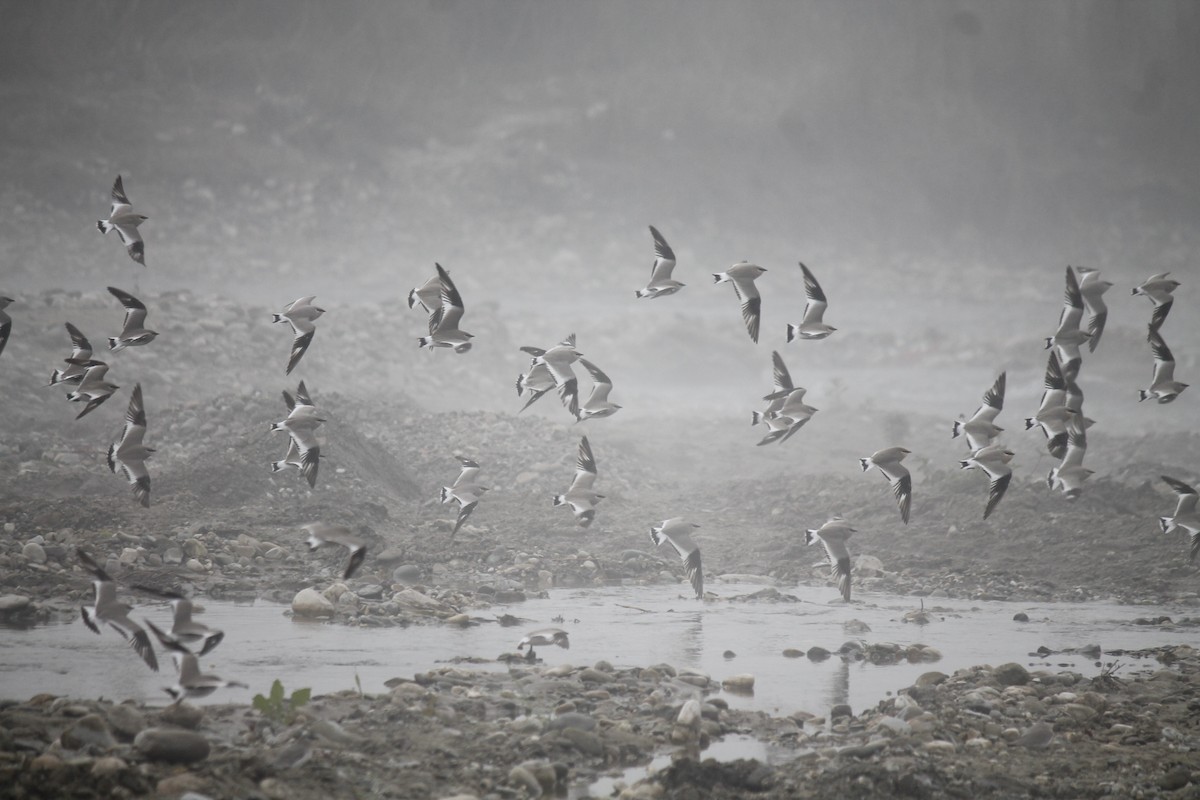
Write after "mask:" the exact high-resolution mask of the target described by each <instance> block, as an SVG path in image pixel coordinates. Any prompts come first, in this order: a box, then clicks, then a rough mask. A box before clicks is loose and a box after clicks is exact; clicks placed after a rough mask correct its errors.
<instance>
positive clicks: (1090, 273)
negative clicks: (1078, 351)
mask: <svg viewBox="0 0 1200 800" xmlns="http://www.w3.org/2000/svg"><path fill="white" fill-rule="evenodd" d="M1075 269H1076V271H1078V273H1079V293H1080V295H1082V297H1083V305H1084V307H1085V308H1086V309H1087V314H1088V319H1087V332H1088V352H1089V353H1094V352H1096V345H1098V344H1100V335H1101V334H1102V333H1104V323H1105V322H1106V321H1107V320H1108V306H1106V305H1105V304H1104V293H1105V292H1107V291H1108V290H1109V289H1111V288H1112V281H1105V280H1101V279H1100V270H1098V269H1093V268H1092V267H1076V268H1075Z"/></svg>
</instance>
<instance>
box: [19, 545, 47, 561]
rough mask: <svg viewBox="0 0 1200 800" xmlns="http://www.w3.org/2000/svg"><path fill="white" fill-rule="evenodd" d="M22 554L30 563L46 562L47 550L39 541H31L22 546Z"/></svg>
mask: <svg viewBox="0 0 1200 800" xmlns="http://www.w3.org/2000/svg"><path fill="white" fill-rule="evenodd" d="M21 555H22V556H23V557H24V558H25V560H26V561H28V562H29V563H30V564H45V563H46V551H45V550H44V549H42V546H41V545H40V544H38V543H37V542H29V543H28V544H26V545H25V546H24V547H22V548H21Z"/></svg>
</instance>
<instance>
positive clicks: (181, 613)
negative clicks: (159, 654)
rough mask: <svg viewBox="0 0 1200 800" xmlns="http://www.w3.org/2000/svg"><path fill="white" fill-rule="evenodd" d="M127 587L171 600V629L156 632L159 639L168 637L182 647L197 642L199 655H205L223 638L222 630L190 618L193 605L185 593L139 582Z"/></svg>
mask: <svg viewBox="0 0 1200 800" xmlns="http://www.w3.org/2000/svg"><path fill="white" fill-rule="evenodd" d="M129 588H130V589H137V590H138V591H142V592H147V593H149V594H152V595H155V596H156V597H162V598H164V599H166V600H170V601H171V610H172V612H173V619H172V622H171V631H170V633H169V634H163V633H162V632H161V631H158V632H156V634H157V636H158V639H159V641H162V640H163V639H164V638H168V639H170V640H172V641H174V642H177V643H178V644H180V645H183V646H184V647H187V646H189V645H195V644H199V645H200V653H199V655H202V656H205V655H208V654H209V653H210V652H212V650H213V649H214V648H215V647H216V646H217V645H219V644H220V643H221V640H222V639H224V638H225V632H224V631H220V630H217V629H216V628H210V627H209V626H208V625H205V624H204V623H202V622H196V621H195V620H194V619H192V613H193V611H194V609H195V607H194V606H193V605H192V601H191V599H190V598H188V597H186V596H185V595H183V594H180V593H179V592H174V591H166V590H163V589H156V588H154V587H153V586H147V585H145V584H141V583H135V584H133V585H131V586H130V587H129ZM147 624H148V623H147Z"/></svg>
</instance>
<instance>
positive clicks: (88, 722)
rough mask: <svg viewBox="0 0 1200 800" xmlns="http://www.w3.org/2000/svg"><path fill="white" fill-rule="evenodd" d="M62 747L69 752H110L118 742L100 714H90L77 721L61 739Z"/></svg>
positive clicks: (65, 731) (63, 733) (64, 732)
mask: <svg viewBox="0 0 1200 800" xmlns="http://www.w3.org/2000/svg"><path fill="white" fill-rule="evenodd" d="M59 741H60V742H62V746H63V747H65V748H66V749H68V750H84V749H95V750H100V751H104V750H110V749H112V748H113V747H116V745H117V740H116V739H114V738H113V735H112V733H111V732H110V731H109V729H108V725H107V724H106V723H105V722H104V718H103V717H101V716H100V715H99V714H88V715H86V716H83V717H80V718H79V719H77V720H75V722H74V723H72V724H71V725H70V726H69V727H67V728H66V729H65V730H64V731H63V732H62V735H61V736H60V737H59Z"/></svg>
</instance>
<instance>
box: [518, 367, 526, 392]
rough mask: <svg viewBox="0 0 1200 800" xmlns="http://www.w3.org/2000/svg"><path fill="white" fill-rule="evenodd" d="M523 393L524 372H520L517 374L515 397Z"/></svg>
mask: <svg viewBox="0 0 1200 800" xmlns="http://www.w3.org/2000/svg"><path fill="white" fill-rule="evenodd" d="M524 393H525V373H524V372H522V373H521V374H520V375H518V376H517V397H520V396H521V395H522V394H524Z"/></svg>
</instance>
